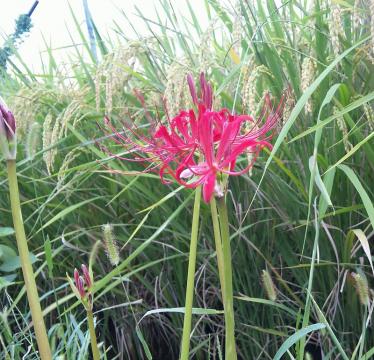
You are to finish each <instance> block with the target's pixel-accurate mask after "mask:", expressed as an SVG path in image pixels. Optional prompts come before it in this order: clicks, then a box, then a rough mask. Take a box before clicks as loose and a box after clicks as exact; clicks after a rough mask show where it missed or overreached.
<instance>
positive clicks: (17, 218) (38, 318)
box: [7, 160, 52, 360]
mask: <svg viewBox="0 0 374 360" xmlns="http://www.w3.org/2000/svg"><path fill="white" fill-rule="evenodd" d="M7 167H8V180H9V194H10V203H11V208H12V216H13V225H14V231H15V233H16V239H17V247H18V252H19V257H20V260H21V265H22V273H23V278H24V281H25V287H26V292H27V298H28V301H29V306H30V310H31V317H32V322H33V324H34V329H35V335H36V341H37V343H38V348H39V355H40V358H41V359H42V360H50V359H52V354H51V349H50V347H49V343H48V336H47V331H46V328H45V324H44V319H43V314H42V309H41V306H40V300H39V295H38V289H37V287H36V283H35V275H34V271H33V269H32V265H31V261H30V253H29V249H28V246H27V240H26V234H25V228H24V226H23V220H22V212H21V204H20V199H19V190H18V182H17V170H16V162H15V160H8V161H7Z"/></svg>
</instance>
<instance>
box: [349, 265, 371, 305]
mask: <svg viewBox="0 0 374 360" xmlns="http://www.w3.org/2000/svg"><path fill="white" fill-rule="evenodd" d="M351 275H352V277H353V280H354V281H355V287H356V290H357V294H358V298H359V299H360V303H361V304H362V305H368V304H369V285H368V281H367V279H366V276H365V274H364V273H363V272H362V271H360V272H357V273H354V272H352V273H351Z"/></svg>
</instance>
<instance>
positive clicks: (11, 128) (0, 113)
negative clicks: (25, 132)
mask: <svg viewBox="0 0 374 360" xmlns="http://www.w3.org/2000/svg"><path fill="white" fill-rule="evenodd" d="M16 146H17V144H16V121H15V119H14V115H13V113H12V112H11V111H10V110H9V109H8V107H7V106H6V104H5V102H4V101H3V99H2V98H1V97H0V149H1V151H2V153H3V156H4V158H5V159H7V160H14V159H15V158H16Z"/></svg>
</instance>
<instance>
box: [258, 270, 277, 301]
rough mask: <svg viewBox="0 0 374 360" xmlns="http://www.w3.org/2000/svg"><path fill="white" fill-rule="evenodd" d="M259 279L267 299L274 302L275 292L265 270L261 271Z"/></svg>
mask: <svg viewBox="0 0 374 360" xmlns="http://www.w3.org/2000/svg"><path fill="white" fill-rule="evenodd" d="M261 278H262V284H263V285H264V288H265V291H266V295H267V297H268V298H269V299H270V300H272V301H275V300H276V299H277V291H276V287H275V285H274V283H273V280H272V278H271V276H270V274H269V273H268V272H267V271H266V270H262V275H261Z"/></svg>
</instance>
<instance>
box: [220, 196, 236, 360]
mask: <svg viewBox="0 0 374 360" xmlns="http://www.w3.org/2000/svg"><path fill="white" fill-rule="evenodd" d="M217 207H218V214H219V221H220V226H221V239H222V250H223V264H224V266H223V268H224V275H223V278H224V283H225V286H224V295H223V306H224V310H225V359H227V360H236V359H237V354H236V346H235V318H234V300H233V287H232V260H231V246H230V230H229V219H228V215H227V206H226V201H225V198H224V197H222V198H220V199H218V201H217Z"/></svg>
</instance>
